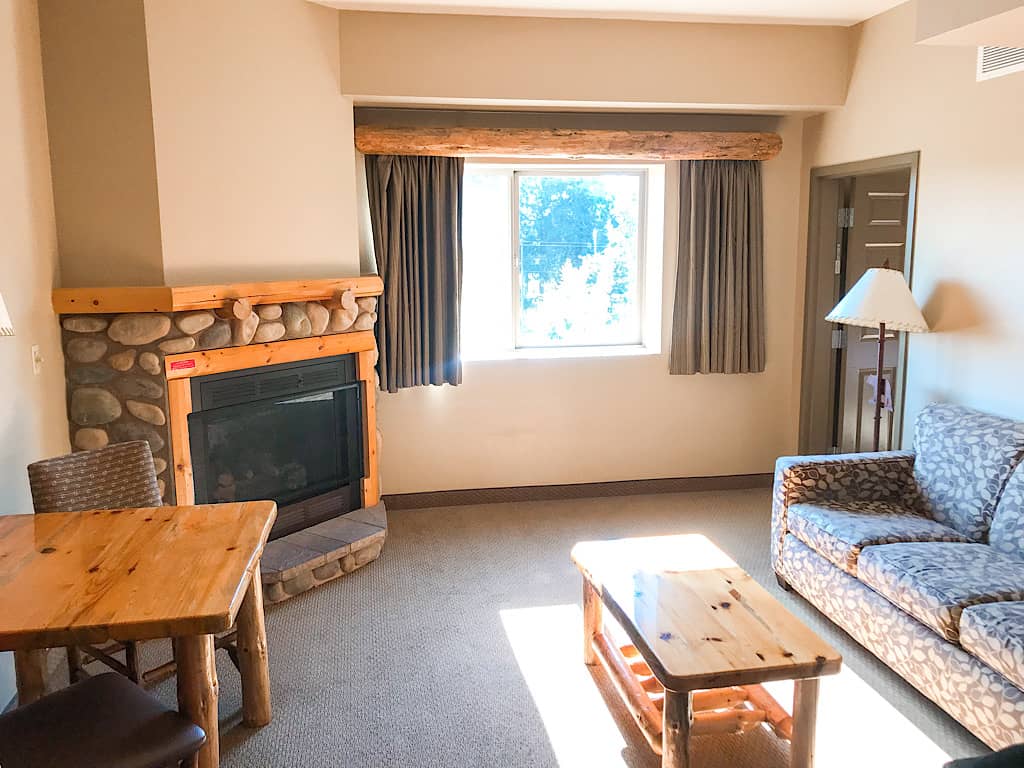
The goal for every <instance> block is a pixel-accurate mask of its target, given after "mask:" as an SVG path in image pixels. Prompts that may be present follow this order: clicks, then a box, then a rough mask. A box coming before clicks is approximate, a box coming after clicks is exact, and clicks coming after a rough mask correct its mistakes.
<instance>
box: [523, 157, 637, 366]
mask: <svg viewBox="0 0 1024 768" xmlns="http://www.w3.org/2000/svg"><path fill="white" fill-rule="evenodd" d="M611 175H615V176H635V177H637V179H639V181H640V194H639V196H638V198H637V222H636V232H637V252H636V260H637V263H636V282H637V286H636V288H637V297H636V299H637V311H638V312H639V314H640V324H639V331H638V332H639V334H640V337H639V338H638V339H636V340H635V341H625V342H622V343H620V344H603V343H596V344H544V345H540V344H538V345H533V346H531V345H529V344H521V343H520V341H519V331H520V328H521V327H522V326H521V324H520V320H521V318H522V311H523V302H522V295H521V290H522V268H523V263H522V259H523V251H522V248H520V242H519V179H521V178H522V177H523V176H577V177H579V176H611ZM649 183H650V180H649V178H648V169H647V168H646V167H637V166H628V167H627V166H621V165H615V166H604V167H603V168H601V167H582V166H576V167H572V166H570V167H564V166H540V167H535V168H527V167H525V166H524V167H518V168H515V169H514V170H513V171H512V194H511V195H509V197H510V198H511V205H512V211H511V217H512V218H511V219H510V221H511V222H512V324H513V325H512V346H513V348H514V349H515V350H516V351H517V352H518V351H520V350H538V349H574V348H586V347H608V348H611V347H638V346H642V345H643V343H644V300H645V298H646V294H647V291H646V285H645V283H646V281H645V275H646V273H647V269H646V264H647V187H648V185H649Z"/></svg>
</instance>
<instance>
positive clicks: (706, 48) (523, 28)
mask: <svg viewBox="0 0 1024 768" xmlns="http://www.w3.org/2000/svg"><path fill="white" fill-rule="evenodd" d="M340 15H341V25H340V30H341V89H342V92H343V93H346V94H348V95H351V96H354V97H356V100H357V101H360V100H363V101H366V100H385V101H390V102H396V101H401V100H411V101H418V102H439V103H444V102H450V101H455V102H460V103H469V102H472V101H483V102H488V103H500V102H513V103H517V104H523V103H534V104H537V103H544V102H554V103H559V104H570V103H572V104H579V105H586V104H588V103H589V104H606V105H607V104H619V105H632V106H642V105H645V104H647V105H664V106H670V107H684V106H690V107H698V108H701V109H713V108H716V107H730V108H746V109H776V110H783V109H785V110H789V109H813V108H815V107H829V106H836V105H839V104H842V103H843V97H844V95H845V93H846V82H847V75H848V72H847V57H846V51H847V38H848V35H847V30H846V29H844V28H840V27H823V26H817V27H798V26H786V25H770V26H755V25H745V24H678V23H665V22H660V23H659V22H643V21H609V20H595V19H555V18H516V17H497V16H458V15H429V14H390V13H389V14H384V13H360V12H342V13H341V14H340Z"/></svg>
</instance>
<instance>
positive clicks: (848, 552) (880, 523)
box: [787, 501, 968, 576]
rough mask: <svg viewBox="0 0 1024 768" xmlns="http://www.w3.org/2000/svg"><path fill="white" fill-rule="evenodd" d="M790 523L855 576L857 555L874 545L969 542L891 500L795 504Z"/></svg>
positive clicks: (805, 539)
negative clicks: (919, 542)
mask: <svg viewBox="0 0 1024 768" xmlns="http://www.w3.org/2000/svg"><path fill="white" fill-rule="evenodd" d="M787 525H788V527H789V530H790V531H791V532H792V533H793V535H795V536H796V537H797V538H798V539H800V541H802V542H803V543H804V544H806V545H807V546H809V547H810V548H811V549H813V550H815V551H816V552H817V553H818V554H820V555H822V556H823V557H827V558H828V559H829V560H831V561H832V562H833V563H835V564H836V565H838V566H839V567H840V568H842V569H843V570H844V571H846V572H847V573H849V574H851V575H854V576H856V575H857V557H858V556H859V555H860V552H861V550H862V549H863V548H864V547H867V546H869V545H871V544H889V543H894V542H899V541H959V542H966V541H968V539H967V538H966V537H964V536H963V535H962V534H960V533H957V532H956V531H954V530H953V529H952V528H950V527H948V526H945V525H943V524H942V523H937V522H935V521H934V520H930V519H929V518H927V517H922V516H921V515H916V514H912V513H911V512H909V511H908V510H907V509H905V508H904V507H902V506H901V505H899V504H896V503H894V502H889V501H849V502H844V503H842V504H839V503H834V502H823V503H819V504H794V505H793V506H791V507H790V508H789V518H788V523H787Z"/></svg>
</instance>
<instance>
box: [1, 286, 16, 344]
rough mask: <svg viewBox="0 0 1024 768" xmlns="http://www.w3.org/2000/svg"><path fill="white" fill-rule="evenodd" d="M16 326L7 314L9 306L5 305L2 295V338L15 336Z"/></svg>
mask: <svg viewBox="0 0 1024 768" xmlns="http://www.w3.org/2000/svg"><path fill="white" fill-rule="evenodd" d="M13 335H14V325H13V324H12V323H11V316H10V314H9V313H8V312H7V305H6V304H4V297H3V295H2V294H0V336H13Z"/></svg>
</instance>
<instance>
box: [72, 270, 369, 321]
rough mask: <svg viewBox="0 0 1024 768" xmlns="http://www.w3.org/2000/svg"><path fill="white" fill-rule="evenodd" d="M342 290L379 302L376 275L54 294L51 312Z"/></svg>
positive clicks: (276, 298)
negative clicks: (375, 298)
mask: <svg viewBox="0 0 1024 768" xmlns="http://www.w3.org/2000/svg"><path fill="white" fill-rule="evenodd" d="M346 290H350V291H352V293H353V294H355V295H356V296H357V297H359V296H379V295H380V294H381V293H382V292H383V291H384V283H383V281H382V280H381V279H380V277H378V276H377V275H366V276H363V277H341V278H328V279H323V280H282V281H277V282H270V283H225V284H221V285H186V286H169V285H146V286H118V287H109V288H57V289H55V290H54V291H53V309H54V311H55V312H56V313H57V314H58V315H83V314H119V313H122V312H188V311H191V310H197V309H217V308H218V307H222V306H224V305H225V303H226V302H229V301H233V300H236V299H248V301H249V303H250V304H277V303H280V302H288V301H319V300H325V299H331V298H334V297H335V296H337V295H338V294H339V293H341V292H342V291H346Z"/></svg>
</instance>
